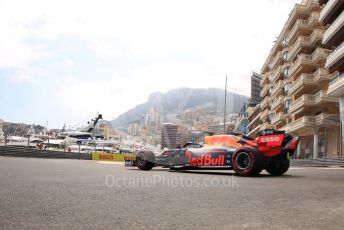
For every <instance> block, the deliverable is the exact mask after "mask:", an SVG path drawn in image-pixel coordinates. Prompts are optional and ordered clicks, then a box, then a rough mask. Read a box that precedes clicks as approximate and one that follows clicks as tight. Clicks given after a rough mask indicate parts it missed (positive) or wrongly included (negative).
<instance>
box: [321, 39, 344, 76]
mask: <svg viewBox="0 0 344 230" xmlns="http://www.w3.org/2000/svg"><path fill="white" fill-rule="evenodd" d="M343 36H344V35H343ZM325 67H326V68H328V69H329V70H330V71H331V72H333V71H339V72H343V71H344V41H343V42H342V44H341V45H340V46H338V47H337V48H336V49H335V50H333V52H332V53H331V54H330V55H329V56H328V57H327V60H326V64H325Z"/></svg>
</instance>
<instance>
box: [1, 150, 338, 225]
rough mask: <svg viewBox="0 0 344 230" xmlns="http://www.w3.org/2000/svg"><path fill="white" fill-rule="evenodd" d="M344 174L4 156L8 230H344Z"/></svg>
mask: <svg viewBox="0 0 344 230" xmlns="http://www.w3.org/2000/svg"><path fill="white" fill-rule="evenodd" d="M343 217H344V169H343V168H292V169H290V171H288V173H287V175H285V176H282V177H271V176H269V175H267V174H266V173H265V172H264V173H263V174H262V175H261V176H259V177H255V178H244V177H235V176H233V174H232V173H231V172H230V171H213V172H209V171H189V172H178V171H169V170H168V169H162V168H156V169H154V170H151V171H148V172H143V171H139V170H137V169H135V168H131V169H128V168H125V167H124V166H123V165H119V164H107V163H105V164H104V163H98V162H95V161H82V160H56V159H29V158H12V157H0V218H1V219H0V229H343V226H344V218H343Z"/></svg>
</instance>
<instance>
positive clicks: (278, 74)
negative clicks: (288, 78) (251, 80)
mask: <svg viewBox="0 0 344 230" xmlns="http://www.w3.org/2000/svg"><path fill="white" fill-rule="evenodd" d="M282 77H283V66H282V65H280V66H278V67H277V68H276V69H275V71H274V74H273V75H272V78H271V80H270V82H271V83H275V82H276V80H279V79H282Z"/></svg>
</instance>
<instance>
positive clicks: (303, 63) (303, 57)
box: [289, 47, 331, 77]
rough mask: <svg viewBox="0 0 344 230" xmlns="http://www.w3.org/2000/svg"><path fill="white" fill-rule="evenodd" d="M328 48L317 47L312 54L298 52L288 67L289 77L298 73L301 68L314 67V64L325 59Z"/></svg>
mask: <svg viewBox="0 0 344 230" xmlns="http://www.w3.org/2000/svg"><path fill="white" fill-rule="evenodd" d="M330 53H331V51H330V50H327V49H323V48H320V47H318V48H317V49H316V50H315V51H314V52H313V53H312V54H300V55H299V57H298V58H297V59H296V61H295V62H294V63H292V66H291V68H290V69H289V77H293V76H294V75H296V74H298V73H299V72H300V71H301V70H302V69H303V68H306V67H307V68H308V69H309V70H311V69H314V68H315V67H316V65H318V64H321V63H323V62H325V61H326V58H327V56H328V55H329V54H330Z"/></svg>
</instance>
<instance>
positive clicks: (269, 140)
mask: <svg viewBox="0 0 344 230" xmlns="http://www.w3.org/2000/svg"><path fill="white" fill-rule="evenodd" d="M277 141H280V138H279V137H278V136H272V137H262V139H261V142H277Z"/></svg>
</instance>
